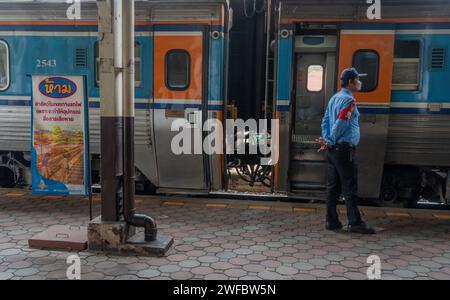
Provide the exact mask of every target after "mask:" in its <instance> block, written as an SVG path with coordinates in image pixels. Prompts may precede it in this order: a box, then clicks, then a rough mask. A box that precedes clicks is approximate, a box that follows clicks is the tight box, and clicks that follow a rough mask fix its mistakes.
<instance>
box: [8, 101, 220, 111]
mask: <svg viewBox="0 0 450 300" xmlns="http://www.w3.org/2000/svg"><path fill="white" fill-rule="evenodd" d="M0 106H31V101H30V100H0ZM89 107H90V108H100V102H98V101H95V102H89ZM135 108H136V109H171V110H184V109H187V108H197V109H201V108H202V105H201V104H172V103H136V104H135ZM208 108H209V110H222V109H223V105H208Z"/></svg>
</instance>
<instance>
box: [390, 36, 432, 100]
mask: <svg viewBox="0 0 450 300" xmlns="http://www.w3.org/2000/svg"><path fill="white" fill-rule="evenodd" d="M397 41H407V42H418V43H419V58H418V61H419V67H418V68H417V72H418V74H417V88H416V89H414V90H411V89H408V87H407V86H411V85H412V84H403V88H398V86H399V84H394V83H393V82H392V84H391V91H393V92H411V93H420V92H421V91H422V73H423V72H422V70H423V66H424V57H423V55H424V50H423V47H424V41H423V40H422V39H421V38H411V37H404V38H403V37H398V38H396V39H395V40H394V47H395V42H397ZM398 60H400V61H403V62H407V60H416V59H415V58H395V53H393V60H392V76H393V75H394V64H395V62H396V61H397V62H398ZM393 79H394V78H392V80H393ZM400 85H402V84H400ZM395 86H397V88H395Z"/></svg>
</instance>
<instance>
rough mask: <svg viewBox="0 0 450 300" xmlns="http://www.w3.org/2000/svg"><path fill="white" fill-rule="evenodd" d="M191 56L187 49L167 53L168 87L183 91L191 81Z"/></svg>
mask: <svg viewBox="0 0 450 300" xmlns="http://www.w3.org/2000/svg"><path fill="white" fill-rule="evenodd" d="M190 64H191V56H190V55H189V53H188V52H187V51H186V50H179V49H176V50H171V51H169V52H167V54H166V85H167V88H168V89H171V90H175V91H183V90H186V89H187V88H188V87H189V83H190V77H189V74H190V68H191V67H190Z"/></svg>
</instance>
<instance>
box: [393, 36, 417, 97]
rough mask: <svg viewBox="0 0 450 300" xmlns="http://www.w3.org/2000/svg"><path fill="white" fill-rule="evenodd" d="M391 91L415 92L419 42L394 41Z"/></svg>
mask: <svg viewBox="0 0 450 300" xmlns="http://www.w3.org/2000/svg"><path fill="white" fill-rule="evenodd" d="M392 71H393V73H392V90H401V91H417V90H418V89H419V79H420V41H418V40H415V41H414V40H396V41H395V46H394V65H393V70H392Z"/></svg>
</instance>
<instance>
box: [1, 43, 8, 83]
mask: <svg viewBox="0 0 450 300" xmlns="http://www.w3.org/2000/svg"><path fill="white" fill-rule="evenodd" d="M8 86H9V49H8V45H7V44H6V43H5V42H4V41H0V91H4V90H6V89H7V88H8Z"/></svg>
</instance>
